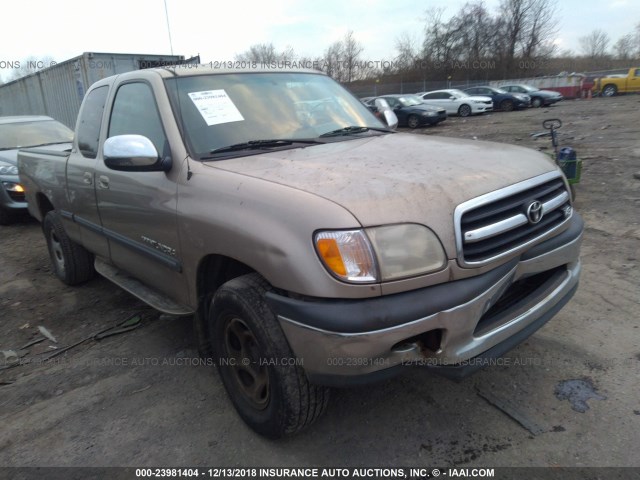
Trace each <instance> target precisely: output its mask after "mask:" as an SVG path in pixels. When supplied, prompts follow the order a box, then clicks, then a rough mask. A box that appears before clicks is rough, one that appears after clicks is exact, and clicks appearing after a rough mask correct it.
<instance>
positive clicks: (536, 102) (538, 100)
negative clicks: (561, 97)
mask: <svg viewBox="0 0 640 480" xmlns="http://www.w3.org/2000/svg"><path fill="white" fill-rule="evenodd" d="M543 104H544V102H543V101H542V99H541V98H540V97H533V98H532V99H531V106H532V107H533V108H540V107H541V106H542V105H543Z"/></svg>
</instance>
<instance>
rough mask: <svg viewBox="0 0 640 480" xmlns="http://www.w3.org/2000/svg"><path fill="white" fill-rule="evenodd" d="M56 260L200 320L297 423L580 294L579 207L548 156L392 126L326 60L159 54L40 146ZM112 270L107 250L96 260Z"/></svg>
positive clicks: (533, 326) (248, 409) (276, 411)
mask: <svg viewBox="0 0 640 480" xmlns="http://www.w3.org/2000/svg"><path fill="white" fill-rule="evenodd" d="M19 169H20V177H21V180H22V182H23V184H24V186H25V189H26V192H27V200H28V203H29V209H30V212H31V213H32V215H34V216H35V217H37V218H38V219H39V220H41V221H42V224H43V230H44V236H45V238H46V241H47V243H48V246H49V251H50V254H51V260H52V263H53V267H54V270H55V273H56V274H57V276H58V277H59V278H60V279H61V280H62V281H64V282H65V283H67V284H77V283H80V282H83V281H86V280H88V279H90V278H91V277H92V275H93V274H94V271H95V270H97V272H99V273H100V274H101V275H103V276H105V277H107V278H108V279H110V280H112V281H113V282H115V283H116V284H118V285H120V286H121V287H122V288H124V289H126V290H128V291H129V292H131V293H132V294H134V295H137V296H138V297H140V298H141V299H143V300H145V301H146V302H147V303H149V305H152V306H153V307H155V308H157V309H158V310H160V311H163V312H168V313H170V314H175V315H184V316H190V315H193V316H194V318H195V331H196V333H197V336H198V339H199V340H198V342H199V347H200V348H201V350H202V351H204V352H210V354H211V355H213V358H214V359H215V361H216V364H217V367H218V369H219V371H220V375H221V378H222V381H223V383H224V386H225V387H226V389H227V391H228V393H229V396H230V398H231V400H232V402H233V404H234V406H235V407H236V409H237V411H238V412H239V414H240V415H241V416H242V418H243V419H244V420H245V421H246V422H247V423H248V424H249V425H250V426H251V427H252V428H253V429H254V430H256V431H257V432H259V433H261V434H263V435H266V436H270V437H279V436H282V435H285V434H290V433H294V432H296V431H298V430H300V429H301V428H303V427H305V426H306V425H308V424H310V423H311V422H313V421H314V420H315V419H316V418H317V417H318V416H319V415H320V414H321V413H322V412H323V410H324V409H325V407H326V405H327V401H328V394H329V388H330V387H333V386H345V385H354V384H360V383H364V382H370V381H375V380H379V379H382V378H386V377H389V376H391V375H395V374H397V373H399V372H401V371H402V370H403V369H405V368H409V367H411V366H415V365H419V366H422V367H425V368H431V369H434V370H436V371H438V372H440V373H442V374H444V375H448V376H450V377H462V376H464V375H466V374H468V373H471V372H472V371H474V370H476V369H477V368H479V367H481V366H484V365H486V364H487V363H490V362H489V359H491V358H495V357H498V356H500V355H502V354H503V353H505V352H507V351H508V350H509V349H511V348H513V347H514V346H515V345H517V344H518V343H520V342H522V341H523V340H524V339H525V338H527V337H528V336H529V335H531V334H532V333H533V332H535V331H536V330H537V329H538V328H540V327H541V326H542V325H543V324H544V323H545V322H547V321H548V320H549V319H550V318H551V317H553V316H554V315H555V314H556V313H557V312H558V311H559V310H560V309H561V308H562V307H563V306H564V305H565V304H566V303H567V302H568V301H569V299H570V298H571V297H572V295H573V294H574V292H575V291H576V288H577V285H578V277H579V273H580V260H579V249H580V243H581V240H582V231H583V223H582V220H581V218H580V216H579V215H578V214H577V213H576V212H575V211H574V210H573V208H572V204H571V198H570V195H569V191H568V186H567V182H566V181H565V179H564V177H563V176H562V173H561V172H560V170H559V169H558V168H557V167H556V165H555V164H554V163H553V162H551V161H550V160H549V159H548V158H547V156H545V155H543V154H541V153H538V152H535V151H533V150H528V149H524V148H519V147H515V146H510V145H503V144H493V143H484V142H478V141H466V140H460V139H453V138H444V137H436V136H423V135H414V134H404V133H396V132H394V131H392V130H390V129H388V128H386V126H385V125H383V124H382V123H381V122H380V121H379V120H377V119H376V118H375V117H374V116H373V114H371V112H369V110H368V109H367V108H366V107H365V106H364V105H363V104H361V103H360V102H359V101H358V100H357V99H356V98H355V97H353V96H352V95H350V94H349V93H348V92H347V91H345V90H344V89H343V88H342V87H341V86H340V85H339V84H337V83H336V82H334V81H333V80H332V79H331V78H329V77H328V76H326V75H324V74H321V73H318V72H314V71H282V70H275V71H274V70H271V71H270V70H251V71H222V70H211V69H207V68H204V67H198V68H195V67H194V66H189V68H187V67H185V68H177V69H173V68H172V69H153V70H144V71H136V72H131V73H126V74H123V75H118V76H114V77H110V78H107V79H104V80H101V81H100V82H98V83H96V84H95V85H93V86H92V87H91V89H90V90H89V91H88V92H87V95H86V97H85V99H84V102H83V105H82V107H81V110H80V114H79V118H78V122H77V126H76V130H75V138H74V141H73V144H72V145H69V146H68V148H67V149H66V151H65V149H64V148H57V149H56V151H46V150H42V149H37V150H22V151H21V152H20V154H19ZM94 269H95V270H94Z"/></svg>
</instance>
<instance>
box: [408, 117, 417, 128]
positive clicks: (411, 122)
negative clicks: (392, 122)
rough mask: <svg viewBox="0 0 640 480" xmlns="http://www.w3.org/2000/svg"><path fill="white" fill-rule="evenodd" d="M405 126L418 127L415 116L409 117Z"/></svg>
mask: <svg viewBox="0 0 640 480" xmlns="http://www.w3.org/2000/svg"><path fill="white" fill-rule="evenodd" d="M407 125H409V128H418V126H420V119H419V118H418V116H417V115H409V118H407Z"/></svg>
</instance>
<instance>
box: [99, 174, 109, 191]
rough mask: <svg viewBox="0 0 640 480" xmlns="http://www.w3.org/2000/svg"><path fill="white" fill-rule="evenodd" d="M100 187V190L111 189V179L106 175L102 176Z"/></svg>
mask: <svg viewBox="0 0 640 480" xmlns="http://www.w3.org/2000/svg"><path fill="white" fill-rule="evenodd" d="M98 186H99V187H100V188H105V189H108V188H109V177H107V176H106V175H100V177H99V178H98Z"/></svg>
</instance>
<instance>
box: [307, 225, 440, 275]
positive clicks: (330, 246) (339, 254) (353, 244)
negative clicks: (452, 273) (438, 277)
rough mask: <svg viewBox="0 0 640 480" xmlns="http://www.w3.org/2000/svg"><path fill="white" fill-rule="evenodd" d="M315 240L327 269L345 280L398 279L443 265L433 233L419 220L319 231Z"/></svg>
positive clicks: (436, 239) (438, 268)
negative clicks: (358, 228)
mask: <svg viewBox="0 0 640 480" xmlns="http://www.w3.org/2000/svg"><path fill="white" fill-rule="evenodd" d="M315 244H316V249H317V251H318V254H319V256H320V258H321V259H322V261H323V263H324V264H325V266H326V267H327V269H328V270H329V271H330V272H332V273H333V274H334V275H335V276H337V277H338V278H340V279H341V280H345V281H348V282H357V283H365V282H379V281H382V282H384V281H391V280H398V279H401V278H406V277H414V276H418V275H423V274H425V273H429V272H434V271H437V270H441V269H442V268H444V266H445V265H446V256H445V254H444V250H443V248H442V245H441V244H440V241H439V240H438V238H437V237H436V235H435V234H434V233H433V232H432V231H431V230H429V229H428V228H427V227H425V226H423V225H418V224H402V225H389V226H383V227H372V228H367V229H364V230H348V231H330V232H326V231H325V232H319V233H317V234H316V236H315Z"/></svg>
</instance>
